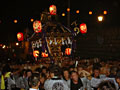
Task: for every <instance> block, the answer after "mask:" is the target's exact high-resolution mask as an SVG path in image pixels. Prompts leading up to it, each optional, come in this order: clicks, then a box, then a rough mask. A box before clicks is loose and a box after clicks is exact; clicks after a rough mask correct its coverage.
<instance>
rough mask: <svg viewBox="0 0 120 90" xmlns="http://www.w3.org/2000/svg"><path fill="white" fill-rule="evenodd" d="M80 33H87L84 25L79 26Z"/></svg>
mask: <svg viewBox="0 0 120 90" xmlns="http://www.w3.org/2000/svg"><path fill="white" fill-rule="evenodd" d="M80 32H81V33H82V34H85V33H87V25H86V24H85V23H82V24H80Z"/></svg>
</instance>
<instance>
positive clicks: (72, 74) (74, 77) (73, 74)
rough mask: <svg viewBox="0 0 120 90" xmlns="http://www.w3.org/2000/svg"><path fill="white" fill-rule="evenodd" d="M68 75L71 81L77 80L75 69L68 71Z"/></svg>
mask: <svg viewBox="0 0 120 90" xmlns="http://www.w3.org/2000/svg"><path fill="white" fill-rule="evenodd" d="M70 76H71V79H72V80H73V81H76V82H77V81H78V73H77V72H76V71H72V72H70Z"/></svg>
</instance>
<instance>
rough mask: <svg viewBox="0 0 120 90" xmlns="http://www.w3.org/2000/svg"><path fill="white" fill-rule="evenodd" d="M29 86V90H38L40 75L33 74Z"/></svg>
mask: <svg viewBox="0 0 120 90" xmlns="http://www.w3.org/2000/svg"><path fill="white" fill-rule="evenodd" d="M29 84H30V86H31V88H30V89H29V90H39V86H40V75H39V74H38V73H35V74H33V75H32V76H31V77H30V80H29Z"/></svg>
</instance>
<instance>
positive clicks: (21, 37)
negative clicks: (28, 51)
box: [17, 32, 24, 41]
mask: <svg viewBox="0 0 120 90" xmlns="http://www.w3.org/2000/svg"><path fill="white" fill-rule="evenodd" d="M17 39H18V41H23V40H24V37H23V33H21V32H19V33H17Z"/></svg>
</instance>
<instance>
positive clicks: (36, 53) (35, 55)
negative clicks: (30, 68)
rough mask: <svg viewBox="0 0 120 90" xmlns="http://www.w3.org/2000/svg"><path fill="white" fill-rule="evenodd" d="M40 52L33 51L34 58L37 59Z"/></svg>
mask: <svg viewBox="0 0 120 90" xmlns="http://www.w3.org/2000/svg"><path fill="white" fill-rule="evenodd" d="M39 54H40V52H39V51H38V50H34V51H33V56H34V57H35V58H37V57H38V56H39Z"/></svg>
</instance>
